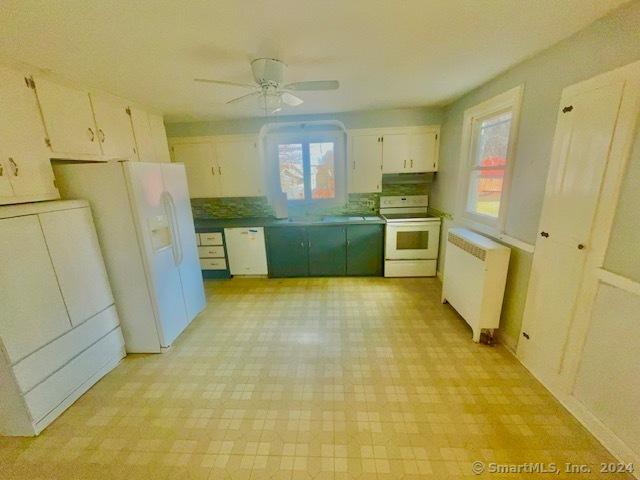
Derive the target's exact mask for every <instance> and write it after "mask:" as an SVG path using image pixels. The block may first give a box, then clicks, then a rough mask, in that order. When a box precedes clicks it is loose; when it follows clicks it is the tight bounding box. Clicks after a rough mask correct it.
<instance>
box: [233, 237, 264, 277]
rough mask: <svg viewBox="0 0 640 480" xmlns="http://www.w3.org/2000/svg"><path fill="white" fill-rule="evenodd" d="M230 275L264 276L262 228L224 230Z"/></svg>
mask: <svg viewBox="0 0 640 480" xmlns="http://www.w3.org/2000/svg"><path fill="white" fill-rule="evenodd" d="M224 236H225V239H226V241H227V254H228V257H229V271H230V272H231V275H266V274H267V250H266V248H265V244H264V228H262V227H247V228H225V229H224Z"/></svg>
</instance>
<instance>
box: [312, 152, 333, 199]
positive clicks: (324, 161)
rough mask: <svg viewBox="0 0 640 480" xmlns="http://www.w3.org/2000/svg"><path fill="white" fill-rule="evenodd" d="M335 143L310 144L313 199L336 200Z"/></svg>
mask: <svg viewBox="0 0 640 480" xmlns="http://www.w3.org/2000/svg"><path fill="white" fill-rule="evenodd" d="M333 149H334V144H333V142H324V143H310V144H309V164H310V166H311V198H314V199H316V198H335V197H336V177H335V173H336V171H335V162H334V160H333Z"/></svg>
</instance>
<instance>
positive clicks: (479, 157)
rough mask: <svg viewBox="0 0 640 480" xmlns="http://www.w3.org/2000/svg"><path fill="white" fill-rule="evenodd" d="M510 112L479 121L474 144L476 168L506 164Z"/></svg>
mask: <svg viewBox="0 0 640 480" xmlns="http://www.w3.org/2000/svg"><path fill="white" fill-rule="evenodd" d="M512 116H513V115H512V113H511V112H506V113H501V114H499V115H494V116H492V117H489V118H485V119H484V120H480V121H479V122H478V123H479V125H477V128H479V132H478V136H477V144H476V149H475V151H476V156H475V164H476V166H478V167H493V166H501V167H504V166H505V165H506V164H507V150H508V147H509V131H510V130H511V118H512Z"/></svg>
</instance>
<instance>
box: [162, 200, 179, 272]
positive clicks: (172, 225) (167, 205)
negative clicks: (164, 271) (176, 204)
mask: <svg viewBox="0 0 640 480" xmlns="http://www.w3.org/2000/svg"><path fill="white" fill-rule="evenodd" d="M162 204H163V205H164V210H165V212H166V213H167V217H168V219H169V231H170V232H171V250H172V251H173V263H174V264H175V265H176V266H178V265H179V264H180V261H179V259H180V250H179V248H180V247H179V245H178V242H179V241H180V240H179V239H178V232H176V222H175V218H174V216H173V207H172V205H171V200H170V196H169V192H162Z"/></svg>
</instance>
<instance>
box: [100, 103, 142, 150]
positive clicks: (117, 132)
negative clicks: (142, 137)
mask: <svg viewBox="0 0 640 480" xmlns="http://www.w3.org/2000/svg"><path fill="white" fill-rule="evenodd" d="M91 104H92V105H93V111H94V113H95V116H96V125H97V127H98V140H99V141H100V145H101V147H102V153H103V154H104V155H105V156H106V157H107V158H112V159H117V160H137V154H136V141H135V138H134V137H133V128H132V126H131V117H130V116H129V114H128V113H127V105H126V104H125V103H124V102H123V101H122V100H120V99H119V98H116V97H110V96H107V95H104V94H98V95H91Z"/></svg>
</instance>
